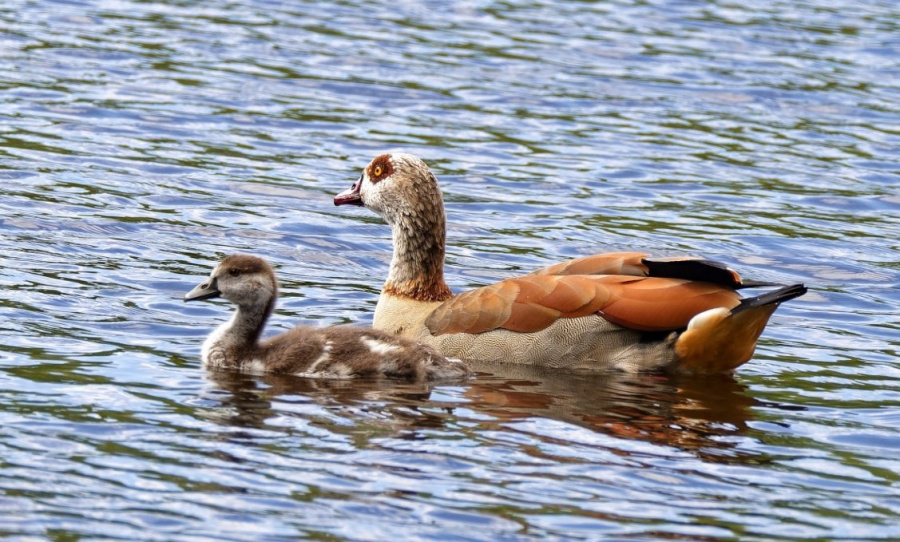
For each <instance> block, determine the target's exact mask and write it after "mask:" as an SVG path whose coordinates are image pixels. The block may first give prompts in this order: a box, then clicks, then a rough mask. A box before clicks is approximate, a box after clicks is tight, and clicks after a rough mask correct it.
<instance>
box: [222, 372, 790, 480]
mask: <svg viewBox="0 0 900 542" xmlns="http://www.w3.org/2000/svg"><path fill="white" fill-rule="evenodd" d="M475 369H476V370H478V369H479V368H478V367H475ZM481 370H484V369H481ZM209 378H210V379H211V380H212V381H213V382H214V383H215V384H216V386H217V387H218V388H219V391H216V392H213V393H212V395H211V397H213V398H215V400H217V401H218V402H219V403H220V406H221V407H224V408H215V409H211V410H210V411H208V413H209V414H208V415H209V416H210V418H212V419H214V420H215V421H216V422H217V423H221V424H223V425H230V426H237V427H246V428H248V429H250V428H263V427H265V428H271V427H270V426H269V425H268V423H267V420H270V419H271V418H273V417H276V416H285V415H287V416H292V415H293V416H298V417H303V418H307V419H308V420H309V421H311V422H312V424H313V425H318V426H320V427H323V428H326V429H327V430H328V431H333V432H335V433H342V432H344V433H346V432H352V433H353V435H354V438H356V439H358V438H361V437H362V438H367V439H369V438H377V437H383V436H393V437H395V438H406V439H411V440H415V439H419V438H427V437H423V436H422V435H421V434H419V433H418V432H417V430H420V429H429V428H436V427H446V426H452V425H454V424H458V423H459V422H461V421H463V422H466V423H475V424H477V426H478V427H479V431H492V430H495V429H498V428H499V427H500V426H504V427H506V429H508V428H509V427H508V426H509V424H510V423H511V422H518V421H527V420H529V419H534V418H546V419H551V420H557V421H560V422H564V423H570V424H574V425H577V426H579V427H583V428H587V429H590V430H593V431H596V432H598V433H601V434H605V435H608V436H611V437H615V438H617V439H625V440H638V441H643V442H649V443H652V444H656V445H662V446H671V447H674V448H677V449H680V450H683V451H688V452H691V453H693V454H695V455H696V456H698V457H700V458H702V459H704V460H708V461H713V462H722V463H732V462H734V463H758V462H760V461H766V458H765V457H762V456H760V455H759V454H751V453H748V452H746V451H738V450H736V449H735V448H736V446H737V443H738V440H737V437H740V436H742V435H744V434H745V433H746V432H747V429H748V421H749V420H751V419H752V417H753V407H754V406H766V405H765V404H764V403H763V402H761V401H758V400H756V399H754V398H753V397H751V396H749V395H748V394H747V393H746V392H745V386H743V385H741V384H739V383H738V382H737V381H735V379H734V378H733V377H731V376H726V375H717V376H710V377H703V378H698V377H696V376H694V377H689V376H679V375H661V374H639V375H634V374H620V373H611V374H571V373H570V374H563V375H560V374H552V373H550V372H548V371H546V370H542V369H531V368H527V367H496V366H493V367H491V369H490V372H479V373H478V378H477V379H475V380H474V381H470V382H467V383H466V384H464V385H462V386H459V387H456V388H455V389H456V390H459V391H458V392H457V393H456V394H448V393H442V394H440V397H438V398H435V397H433V393H432V392H433V390H434V387H435V385H434V384H429V383H401V382H396V381H388V380H363V381H340V380H324V379H306V378H299V377H293V376H275V375H269V376H262V377H260V376H250V375H244V374H240V373H234V372H211V373H209ZM223 392H224V393H223ZM273 402H278V403H280V404H281V406H273ZM285 405H290V406H287V407H285ZM768 406H777V405H768ZM472 411H474V412H475V413H476V414H477V416H471V414H470V413H471V412H472ZM485 416H486V417H485ZM338 418H352V419H354V420H358V422H357V421H354V422H353V423H338ZM367 432H368V435H367V436H364V435H366V434H367ZM729 437H733V438H729ZM610 448H611V450H612V451H613V452H614V453H616V454H618V455H630V454H631V453H632V451H630V450H629V448H628V446H619V445H617V444H616V443H614V442H613V443H611V444H610Z"/></svg>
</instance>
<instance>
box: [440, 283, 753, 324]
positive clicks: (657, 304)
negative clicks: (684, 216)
mask: <svg viewBox="0 0 900 542" xmlns="http://www.w3.org/2000/svg"><path fill="white" fill-rule="evenodd" d="M739 302H740V299H739V297H738V295H737V294H736V293H735V292H734V291H732V290H730V289H728V288H724V287H722V286H717V285H715V284H710V283H703V282H693V281H687V280H683V279H668V278H657V277H635V276H628V275H534V274H532V275H525V276H523V277H518V278H513V279H507V280H504V281H501V282H498V283H497V284H494V285H491V286H487V287H484V288H478V289H476V290H470V291H468V292H465V293H463V294H460V295H458V296H456V297H454V298H453V299H450V300H448V301H447V302H445V303H443V304H441V305H440V306H438V307H437V308H436V309H435V310H434V312H433V313H432V314H431V316H429V318H428V320H427V321H426V322H425V325H426V326H427V327H428V329H429V331H431V333H432V334H433V335H442V334H446V333H483V332H485V331H491V330H492V329H508V330H510V331H520V332H535V331H540V330H542V329H545V328H546V327H548V326H549V325H551V324H552V323H553V322H555V321H556V320H557V319H559V318H577V317H580V316H587V315H590V314H595V313H598V314H600V315H602V316H603V317H604V318H606V319H607V320H609V321H611V322H613V323H615V324H618V325H621V326H623V327H628V328H631V329H636V330H639V331H666V330H676V329H681V328H684V327H685V326H686V325H687V323H688V321H689V320H690V319H691V318H692V317H693V316H694V315H696V314H698V313H700V312H703V311H704V310H707V309H711V308H716V307H725V308H728V309H730V308H732V307H734V306H736V305H737V304H738V303H739Z"/></svg>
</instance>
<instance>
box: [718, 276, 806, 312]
mask: <svg viewBox="0 0 900 542" xmlns="http://www.w3.org/2000/svg"><path fill="white" fill-rule="evenodd" d="M807 291H809V288H807V287H806V285H805V284H802V283H797V284H789V285H787V286H783V287H781V288H779V289H777V290H772V291H771V292H766V293H764V294H761V295H758V296H755V297H748V298H745V299H742V300H741V304H740V305H738V306H737V307H735V308H734V310H732V311H731V312H732V314H734V313H736V312H740V311H743V310H747V309H752V308H756V307H762V306H765V305H772V304H778V303H784V302H785V301H789V300H791V299H794V298H795V297H800V296H801V295H803V294H805V293H806V292H807Z"/></svg>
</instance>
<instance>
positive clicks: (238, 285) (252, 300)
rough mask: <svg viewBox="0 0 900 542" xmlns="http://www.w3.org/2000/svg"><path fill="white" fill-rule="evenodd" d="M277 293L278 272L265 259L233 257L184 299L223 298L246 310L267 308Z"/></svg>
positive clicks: (218, 267) (217, 267)
mask: <svg viewBox="0 0 900 542" xmlns="http://www.w3.org/2000/svg"><path fill="white" fill-rule="evenodd" d="M277 292H278V282H277V281H276V280H275V272H274V271H272V266H270V265H269V264H268V263H267V262H266V261H265V260H263V259H262V258H257V257H256V256H248V255H245V254H232V255H231V256H228V257H226V258H225V259H224V260H222V261H221V262H219V264H218V265H217V266H216V267H215V269H213V270H212V273H210V275H209V279H207V280H205V281H204V282H202V283H201V284H199V285H198V286H197V287H196V288H194V289H193V290H191V291H190V292H188V293H187V294H186V295H185V296H184V300H185V301H196V300H198V299H211V298H214V297H220V296H221V297H224V298H225V299H227V300H228V301H231V302H232V303H234V304H235V305H237V306H239V307H241V308H245V309H254V308H266V307H267V306H268V305H270V303H271V302H272V300H273V299H274V298H275V295H276V294H277Z"/></svg>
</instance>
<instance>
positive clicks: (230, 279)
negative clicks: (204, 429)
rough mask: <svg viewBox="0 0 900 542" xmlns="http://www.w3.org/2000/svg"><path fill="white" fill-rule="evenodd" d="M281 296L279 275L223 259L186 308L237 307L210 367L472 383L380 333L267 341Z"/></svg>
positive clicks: (452, 363) (320, 332)
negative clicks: (202, 304)
mask: <svg viewBox="0 0 900 542" xmlns="http://www.w3.org/2000/svg"><path fill="white" fill-rule="evenodd" d="M277 295H278V281H277V280H276V278H275V273H274V272H273V271H272V267H271V266H270V265H269V264H268V263H267V262H266V261H265V260H263V259H261V258H257V257H256V256H247V255H241V254H236V255H232V256H228V257H226V258H225V259H223V260H222V261H221V262H220V263H219V264H218V265H217V266H216V267H215V268H214V269H213V271H212V273H211V274H210V276H209V279H207V280H205V281H204V282H203V283H202V284H200V285H199V286H197V287H196V288H194V289H193V290H191V291H190V292H188V293H187V294H186V295H185V296H184V300H185V301H194V300H198V299H209V298H212V297H219V296H221V297H224V298H225V299H227V300H229V301H231V302H232V303H234V304H235V305H237V310H236V311H235V312H234V316H232V318H231V320H229V321H228V322H226V323H224V324H222V325H221V326H219V328H218V329H216V330H215V331H214V332H213V333H212V334H211V335H210V336H209V338H207V339H206V342H204V343H203V354H202V357H203V366H204V367H205V368H207V369H236V370H239V371H243V372H248V373H280V374H295V375H298V376H306V377H317V378H351V377H387V378H402V379H409V380H446V379H459V378H464V377H465V376H466V375H468V369H467V368H466V366H465V365H464V364H463V363H462V362H460V361H458V360H449V359H447V358H445V357H444V356H442V355H441V354H440V353H438V352H437V351H436V350H435V349H434V348H433V347H431V346H428V345H424V344H419V343H416V342H414V341H412V340H409V339H404V338H402V337H398V336H396V335H392V334H389V333H386V332H384V331H378V330H374V329H365V328H354V327H349V326H339V327H329V328H315V327H310V326H297V327H295V328H293V329H291V330H290V331H286V332H284V333H282V334H280V335H276V336H275V337H272V338H271V339H267V340H264V341H260V340H259V336H260V334H261V333H262V330H263V327H264V326H265V324H266V320H268V318H269V315H270V314H272V309H274V308H275V300H276V297H277Z"/></svg>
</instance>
